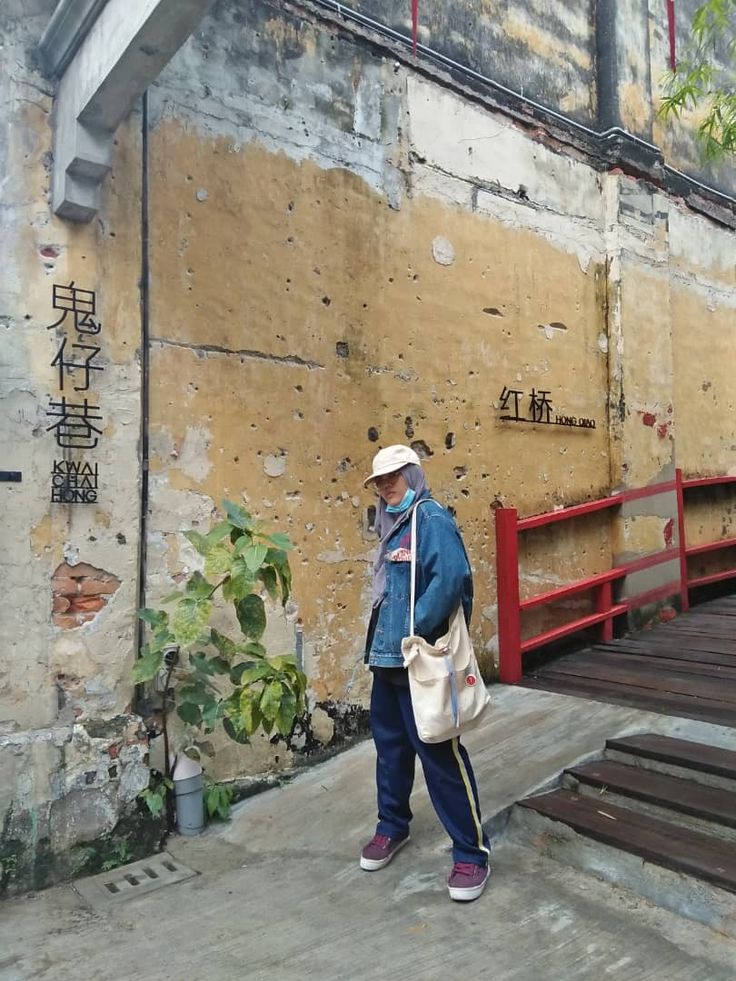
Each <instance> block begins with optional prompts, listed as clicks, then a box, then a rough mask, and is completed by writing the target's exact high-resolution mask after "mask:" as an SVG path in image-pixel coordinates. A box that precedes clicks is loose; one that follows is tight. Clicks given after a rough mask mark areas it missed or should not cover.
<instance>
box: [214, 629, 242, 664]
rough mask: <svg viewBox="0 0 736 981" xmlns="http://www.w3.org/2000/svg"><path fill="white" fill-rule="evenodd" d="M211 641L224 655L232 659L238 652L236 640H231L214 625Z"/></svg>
mask: <svg viewBox="0 0 736 981" xmlns="http://www.w3.org/2000/svg"><path fill="white" fill-rule="evenodd" d="M210 643H211V644H212V646H213V647H216V648H217V650H218V651H219V653H220V654H221V655H222V657H224V658H227V659H228V660H232V659H233V658H234V657H235V655H236V654H237V653H238V647H237V644H236V643H235V641H234V640H230V638H229V637H226V636H225V634H221V633H220V631H219V630H215V628H214V627H212V628H211V630H210Z"/></svg>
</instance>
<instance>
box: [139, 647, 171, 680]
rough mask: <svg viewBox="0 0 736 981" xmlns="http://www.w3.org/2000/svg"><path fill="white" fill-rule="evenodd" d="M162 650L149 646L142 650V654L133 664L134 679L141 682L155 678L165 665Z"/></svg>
mask: <svg viewBox="0 0 736 981" xmlns="http://www.w3.org/2000/svg"><path fill="white" fill-rule="evenodd" d="M163 660H164V658H163V654H162V653H161V651H155V650H151V649H150V648H149V647H148V646H146V647H144V648H143V649H142V651H141V656H140V657H139V658H138V660H137V661H136V662H135V664H134V665H133V681H134V682H136V684H140V683H141V682H143V681H151V679H152V678H155V677H156V675H157V674H158V672H159V671H160V670H161V668H162V666H163Z"/></svg>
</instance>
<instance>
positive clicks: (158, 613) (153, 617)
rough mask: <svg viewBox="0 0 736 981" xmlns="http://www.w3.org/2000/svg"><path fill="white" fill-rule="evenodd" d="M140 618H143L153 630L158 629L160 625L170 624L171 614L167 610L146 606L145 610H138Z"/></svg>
mask: <svg viewBox="0 0 736 981" xmlns="http://www.w3.org/2000/svg"><path fill="white" fill-rule="evenodd" d="M138 619H139V620H143V622H144V623H147V624H148V626H149V627H151V628H152V629H153V630H157V629H158V628H159V627H165V626H166V625H167V624H168V622H169V614H168V613H167V612H166V610H150V609H148V608H146V609H145V610H138Z"/></svg>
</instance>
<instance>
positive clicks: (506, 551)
mask: <svg viewBox="0 0 736 981" xmlns="http://www.w3.org/2000/svg"><path fill="white" fill-rule="evenodd" d="M729 483H736V476H724V477H703V478H695V479H692V480H683V479H682V471H681V470H677V471H676V476H675V479H674V480H670V481H665V482H664V483H660V484H653V485H652V486H651V487H641V488H636V489H634V490H625V491H621V492H620V493H617V494H611V495H610V496H609V497H604V498H601V499H599V500H597V501H587V502H586V503H585V504H576V505H574V506H572V507H569V508H561V509H559V510H556V511H549V512H547V513H546V514H535V515H533V516H532V517H529V518H521V519H520V518H519V517H518V515H517V511H516V509H515V508H498V509H497V510H496V571H497V580H496V582H497V594H498V639H499V674H500V679H501V681H502V682H504V683H505V684H512V685H513V684H517V683H518V682H519V681H520V680H521V676H522V660H523V655H524V654H526V653H527V651H532V650H535V649H537V648H539V647H543V646H545V645H546V644H551V643H554V642H555V641H558V640H561V639H562V638H564V637H567V636H569V635H570V634H574V633H577V632H579V631H581V630H588V629H590V628H591V627H596V628H597V630H598V637H599V640H601V641H603V642H605V641H609V640H612V639H613V621H614V619H615V618H616V617H617V616H620V615H621V614H622V613H627V612H628V611H629V610H632V609H636V608H637V607H640V606H645V605H646V604H647V603H655V602H657V601H658V600H662V599H666V598H667V597H669V596H673V595H679V596H680V605H681V608H682V610H683V611H685V610H687V609H689V605H690V600H689V590H690V589H693V588H695V587H697V586H706V585H710V584H711V583H715V582H720V581H722V580H726V579H731V578H736V567H733V568H729V569H727V570H724V571H721V572H716V573H712V574H710V575H707V576H700V577H696V578H688V567H687V560H688V558H689V557H691V556H696V555H702V554H703V553H706V552H712V551H716V550H718V549H724V548H732V547H736V538H725V539H720V540H718V541H714V542H708V543H707V544H701V545H693V546H691V547H690V548H688V547H687V545H686V541H685V492H686V491H688V490H690V489H692V488H697V487H706V486H715V485H719V484H729ZM672 492H674V493H675V495H676V501H677V527H678V544H677V545H676V546H672V547H668V548H664V549H661V550H660V551H658V552H653V553H651V554H649V555H644V556H642V557H641V558H638V559H633V560H632V561H630V562H624V563H622V564H620V565H617V566H615V567H614V568H613V569H609V570H608V571H607V572H599V573H597V574H596V575H593V576H588V577H586V578H584V579H578V580H577V581H575V582H572V583H569V584H567V585H565V586H559V587H557V588H555V589H551V590H548V591H546V592H544V593H540V594H538V595H537V596H532V597H529V598H528V599H524V600H522V599H520V595H519V534H520V533H522V532H524V531H530V530H531V529H533V528H543V527H546V526H547V525H552V524H555V523H556V522H559V521H569V520H571V519H574V518H580V517H583V516H584V515H589V514H593V513H595V512H596V511H605V510H609V509H611V508H617V507H620V506H621V505H622V504H625V503H627V502H629V501H636V500H640V499H642V498H646V497H655V496H657V495H659V494H668V493H670V494H671V493H672ZM673 560H678V562H679V565H678V569H679V572H678V576H677V578H676V579H672V580H671V581H670V582H667V583H665V584H664V585H662V586H658V587H657V588H656V589H651V590H648V591H645V592H641V593H637V594H636V595H633V596H626V597H625V598H621V599H618V600H614V598H613V586H614V583H616V582H617V581H619V580H621V579H624V578H625V577H626V576H629V575H631V574H632V573H634V572H640V571H642V570H643V569H649V568H652V567H653V566H656V565H660V564H662V563H664V562H672V561H673ZM581 593H591V594H592V597H593V612H591V613H588V614H586V615H585V616H582V617H578V618H577V619H575V620H571V621H569V622H568V623H564V624H562V625H561V626H558V627H554V628H552V629H551V630H545V631H543V632H542V633H539V634H535V635H534V636H533V637H528V638H526V639H525V640H522V639H521V620H522V615H523V613H524V612H525V611H527V610H532V609H535V608H536V607H540V606H546V605H548V604H550V603H555V602H557V601H558V600H562V599H566V598H567V597H570V596H576V595H578V594H581Z"/></svg>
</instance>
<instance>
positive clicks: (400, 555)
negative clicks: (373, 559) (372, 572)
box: [386, 548, 411, 562]
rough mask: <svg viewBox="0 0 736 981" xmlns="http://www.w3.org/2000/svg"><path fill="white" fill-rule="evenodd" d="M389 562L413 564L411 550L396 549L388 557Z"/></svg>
mask: <svg viewBox="0 0 736 981" xmlns="http://www.w3.org/2000/svg"><path fill="white" fill-rule="evenodd" d="M386 558H387V559H388V561H389V562H411V549H410V548H395V549H394V550H393V552H389V553H388V555H387V556H386Z"/></svg>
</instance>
